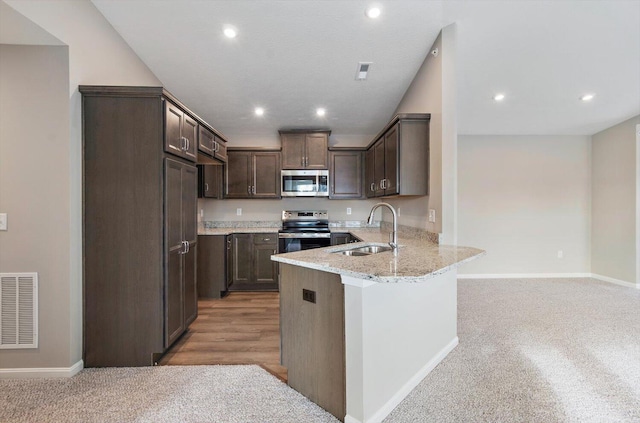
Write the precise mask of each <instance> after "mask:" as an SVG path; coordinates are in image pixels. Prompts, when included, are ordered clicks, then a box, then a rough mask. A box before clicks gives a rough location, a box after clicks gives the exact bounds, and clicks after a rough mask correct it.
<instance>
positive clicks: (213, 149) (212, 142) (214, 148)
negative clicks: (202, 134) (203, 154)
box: [211, 140, 216, 153]
mask: <svg viewBox="0 0 640 423" xmlns="http://www.w3.org/2000/svg"><path fill="white" fill-rule="evenodd" d="M211 151H213V152H214V153H215V152H216V142H215V141H214V140H211Z"/></svg>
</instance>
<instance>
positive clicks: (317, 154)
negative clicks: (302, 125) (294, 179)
mask: <svg viewBox="0 0 640 423" xmlns="http://www.w3.org/2000/svg"><path fill="white" fill-rule="evenodd" d="M279 132H280V140H281V142H282V169H328V168H329V163H328V154H327V149H328V147H329V135H330V134H331V131H308V130H291V131H279Z"/></svg>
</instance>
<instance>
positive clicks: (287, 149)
mask: <svg viewBox="0 0 640 423" xmlns="http://www.w3.org/2000/svg"><path fill="white" fill-rule="evenodd" d="M280 139H281V141H282V169H303V168H304V157H305V146H304V144H305V134H282V135H281V137H280ZM325 169H326V167H325Z"/></svg>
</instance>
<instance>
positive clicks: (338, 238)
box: [331, 233, 351, 245]
mask: <svg viewBox="0 0 640 423" xmlns="http://www.w3.org/2000/svg"><path fill="white" fill-rule="evenodd" d="M350 239H351V235H349V234H338V233H332V234H331V245H342V244H347V243H349V240H350Z"/></svg>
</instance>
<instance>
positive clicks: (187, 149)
mask: <svg viewBox="0 0 640 423" xmlns="http://www.w3.org/2000/svg"><path fill="white" fill-rule="evenodd" d="M185 139H186V140H187V148H186V151H189V144H191V141H189V138H185Z"/></svg>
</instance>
